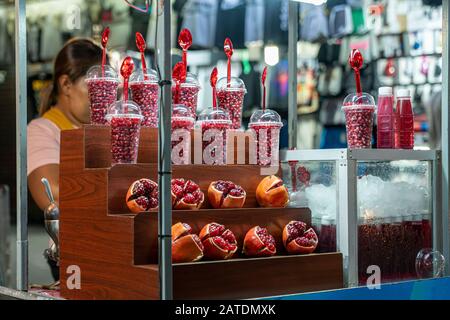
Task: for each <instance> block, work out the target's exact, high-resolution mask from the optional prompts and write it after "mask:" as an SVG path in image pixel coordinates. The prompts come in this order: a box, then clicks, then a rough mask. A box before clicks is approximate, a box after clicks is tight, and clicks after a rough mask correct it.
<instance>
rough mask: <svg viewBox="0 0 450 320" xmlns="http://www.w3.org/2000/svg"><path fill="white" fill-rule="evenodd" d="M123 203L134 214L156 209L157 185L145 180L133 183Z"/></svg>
mask: <svg viewBox="0 0 450 320" xmlns="http://www.w3.org/2000/svg"><path fill="white" fill-rule="evenodd" d="M125 201H126V203H127V206H128V208H129V209H130V210H131V212H134V213H138V212H142V211H147V210H150V209H156V208H158V184H157V183H156V182H154V181H152V180H150V179H145V178H142V179H139V180H137V181H135V182H133V183H132V184H131V186H130V187H129V188H128V192H127V196H126V199H125Z"/></svg>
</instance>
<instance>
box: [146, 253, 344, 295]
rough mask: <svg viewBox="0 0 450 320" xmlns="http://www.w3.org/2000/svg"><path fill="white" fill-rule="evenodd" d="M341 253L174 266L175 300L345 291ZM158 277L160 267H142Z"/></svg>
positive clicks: (154, 265)
mask: <svg viewBox="0 0 450 320" xmlns="http://www.w3.org/2000/svg"><path fill="white" fill-rule="evenodd" d="M339 264H342V256H341V255H340V254H338V253H329V254H311V255H304V256H276V257H271V258H253V259H232V260H227V261H210V262H195V263H180V264H174V265H173V281H174V299H248V298H260V297H269V296H275V295H283V294H293V293H302V292H311V291H321V290H330V289H338V288H341V287H342V280H341V279H342V276H343V275H342V269H340V268H336V266H337V265H339ZM139 267H140V268H144V269H146V270H150V271H152V272H154V273H155V274H158V265H156V264H153V265H144V266H139Z"/></svg>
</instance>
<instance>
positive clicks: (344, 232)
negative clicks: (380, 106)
mask: <svg viewBox="0 0 450 320" xmlns="http://www.w3.org/2000/svg"><path fill="white" fill-rule="evenodd" d="M348 152H350V151H343V154H342V158H341V160H338V161H336V165H337V166H338V167H337V170H336V171H337V173H338V176H337V178H338V186H339V198H338V208H339V214H338V225H337V242H336V243H337V249H338V251H339V252H341V253H342V256H343V259H344V261H343V262H344V283H345V285H346V286H347V287H350V288H351V287H357V286H358V282H359V281H358V212H357V202H356V196H357V192H356V182H357V177H356V169H357V163H356V160H351V159H349V158H348V157H349V154H348Z"/></svg>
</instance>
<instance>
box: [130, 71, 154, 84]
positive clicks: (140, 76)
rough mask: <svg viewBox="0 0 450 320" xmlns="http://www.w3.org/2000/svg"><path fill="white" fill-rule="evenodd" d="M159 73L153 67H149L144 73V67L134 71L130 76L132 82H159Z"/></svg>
mask: <svg viewBox="0 0 450 320" xmlns="http://www.w3.org/2000/svg"><path fill="white" fill-rule="evenodd" d="M158 81H159V78H158V73H157V72H156V71H155V70H153V69H147V73H145V74H144V72H143V70H142V69H138V70H136V71H134V72H133V74H132V75H131V77H130V83H133V82H145V83H158Z"/></svg>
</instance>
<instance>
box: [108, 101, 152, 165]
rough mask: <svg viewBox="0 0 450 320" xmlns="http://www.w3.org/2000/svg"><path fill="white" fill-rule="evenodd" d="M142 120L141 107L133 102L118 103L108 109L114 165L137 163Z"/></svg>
mask: <svg viewBox="0 0 450 320" xmlns="http://www.w3.org/2000/svg"><path fill="white" fill-rule="evenodd" d="M142 118H143V117H142V115H141V111H140V108H139V106H138V105H137V104H136V103H134V102H133V101H117V102H116V103H114V104H112V105H111V106H110V107H109V108H108V113H107V115H106V120H107V121H108V123H109V125H110V126H111V155H112V164H118V163H132V164H135V163H136V161H137V156H138V149H139V135H140V129H141V123H142Z"/></svg>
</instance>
